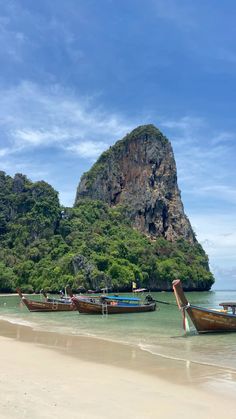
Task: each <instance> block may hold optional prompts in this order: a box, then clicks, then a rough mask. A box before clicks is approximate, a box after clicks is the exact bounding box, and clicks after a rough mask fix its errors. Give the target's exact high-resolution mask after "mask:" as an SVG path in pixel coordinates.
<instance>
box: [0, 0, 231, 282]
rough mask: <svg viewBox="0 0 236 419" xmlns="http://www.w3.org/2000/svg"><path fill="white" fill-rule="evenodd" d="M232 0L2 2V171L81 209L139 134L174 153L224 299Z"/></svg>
mask: <svg viewBox="0 0 236 419" xmlns="http://www.w3.org/2000/svg"><path fill="white" fill-rule="evenodd" d="M235 21H236V4H235V2H234V1H233V0H225V1H224V2H222V1H221V0H214V1H212V0H204V1H203V0H198V1H194V0H146V1H141V0H130V1H129V0H119V1H117V0H100V1H97V0H67V1H64V0H63V1H62V0H50V1H48V0H40V2H32V1H30V0H8V1H7V2H6V1H3V0H0V67H1V72H0V170H4V171H6V172H7V173H8V174H10V175H13V174H14V173H16V172H21V173H24V174H26V175H28V177H29V178H31V179H32V180H34V181H35V180H40V179H44V180H46V181H47V182H49V183H50V184H52V185H53V186H54V187H55V189H56V190H58V191H59V192H60V199H61V202H62V203H63V204H64V205H72V204H73V201H74V197H75V191H76V187H77V185H78V182H79V178H80V176H81V174H82V173H83V172H84V171H86V170H88V169H89V167H90V166H91V165H92V163H93V162H94V161H95V160H96V158H97V157H98V156H99V154H100V153H101V152H102V151H103V150H105V149H106V148H107V147H108V146H110V145H111V144H113V143H114V142H115V141H116V140H118V139H120V138H122V137H123V135H125V134H126V133H127V132H129V131H130V130H132V129H133V128H135V127H136V126H137V125H141V124H147V123H153V124H155V125H156V126H157V127H158V128H159V129H160V130H161V131H162V132H163V133H164V134H165V135H166V136H167V137H168V138H169V139H170V141H171V143H172V146H173V148H174V152H175V158H176V163H177V169H178V183H179V187H180V189H181V191H182V199H183V203H184V206H185V212H186V214H187V215H188V217H189V219H190V221H191V224H192V226H193V228H194V230H195V232H196V234H197V238H198V240H199V241H200V242H201V243H202V245H203V247H204V249H205V250H206V252H207V253H208V255H209V258H210V265H211V269H212V271H213V272H214V274H215V277H216V280H217V282H216V285H215V288H236V260H235V253H236V217H235V209H236V180H235V173H236V170H235V151H236V145H235V140H236V119H235V109H236V106H235V105H236V25H235Z"/></svg>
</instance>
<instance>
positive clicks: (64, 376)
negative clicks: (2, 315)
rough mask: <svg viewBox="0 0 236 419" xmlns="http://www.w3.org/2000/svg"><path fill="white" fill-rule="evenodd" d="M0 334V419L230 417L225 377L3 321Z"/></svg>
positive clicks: (232, 407)
mask: <svg viewBox="0 0 236 419" xmlns="http://www.w3.org/2000/svg"><path fill="white" fill-rule="evenodd" d="M0 334H1V335H2V337H0V345H1V352H0V355H1V356H0V366H1V369H0V418H1V419H2V418H4V419H7V418H17V419H21V418H22V419H23V418H27V419H29V418H30V419H38V418H57V419H60V418H67V417H68V418H71V419H74V418H79V419H94V418H103V419H104V418H114V419H116V418H117V419H118V418H122V419H123V418H129V417H130V418H134V419H145V418H147V419H149V418H150V419H151V418H163V419H164V418H165V419H169V418H182V419H185V418H188V419H189V418H191V419H195V418H197V419H203V418H204V419H211V418H214V419H218V418H222V417H225V416H226V415H227V417H230V418H234V417H236V400H234V389H235V377H234V374H233V373H231V372H226V371H224V370H221V369H217V368H213V367H207V366H205V367H203V366H199V365H186V364H185V363H183V362H176V361H175V362H174V361H171V360H165V359H161V358H158V357H153V356H152V355H150V354H147V353H145V352H143V351H141V350H138V349H137V348H132V347H129V346H125V345H120V344H114V343H107V342H104V341H100V340H97V339H89V338H79V337H73V336H63V335H59V334H56V333H49V332H39V331H32V330H31V329H30V328H28V327H23V326H16V325H12V324H9V323H7V322H0ZM229 374H231V375H232V377H231V379H229V376H228V375H229Z"/></svg>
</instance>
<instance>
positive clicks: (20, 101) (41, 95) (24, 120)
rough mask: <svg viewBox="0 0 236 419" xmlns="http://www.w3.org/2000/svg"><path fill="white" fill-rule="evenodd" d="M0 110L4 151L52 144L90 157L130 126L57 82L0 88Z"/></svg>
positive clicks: (28, 83)
mask: <svg viewBox="0 0 236 419" xmlns="http://www.w3.org/2000/svg"><path fill="white" fill-rule="evenodd" d="M0 114H1V117H0V129H1V132H2V136H3V137H4V138H6V144H5V147H4V148H3V149H2V150H3V151H2V153H3V152H4V153H5V154H7V152H9V153H13V152H15V153H17V152H19V151H22V150H24V149H28V148H34V147H48V146H54V147H58V148H62V149H63V150H67V151H68V152H76V153H77V154H78V155H80V156H81V157H84V158H92V159H93V158H95V157H97V156H98V155H99V154H100V153H101V151H103V150H104V149H105V148H106V147H107V146H108V144H109V143H111V142H113V141H114V139H118V138H120V137H121V136H122V135H124V134H125V133H126V132H127V131H129V130H130V129H131V127H130V125H129V124H128V123H127V122H126V121H125V120H124V119H122V117H120V116H118V115H114V114H110V113H108V112H106V111H104V110H102V109H101V108H100V107H99V106H97V105H96V104H95V103H93V99H92V98H83V97H78V96H75V95H74V94H73V93H72V92H68V91H65V90H64V89H62V88H61V87H60V86H58V85H56V86H54V85H53V86H47V87H46V88H45V87H40V86H38V85H36V84H33V83H30V82H27V81H25V82H23V83H21V84H20V85H19V86H17V87H15V88H11V89H6V90H2V91H0ZM111 136H112V137H111Z"/></svg>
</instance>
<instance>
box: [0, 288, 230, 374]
mask: <svg viewBox="0 0 236 419" xmlns="http://www.w3.org/2000/svg"><path fill="white" fill-rule="evenodd" d="M152 295H153V297H154V298H156V299H158V300H162V301H166V302H169V303H172V304H174V303H175V300H174V295H173V294H172V293H153V294H152ZM186 295H187V296H188V299H189V301H190V302H191V303H193V304H196V305H200V306H203V307H209V308H214V307H215V308H217V307H218V305H219V303H220V302H221V301H224V300H225V301H226V300H231V301H232V300H234V301H236V291H211V292H202V293H199V292H193V293H187V294H186ZM31 298H36V299H39V298H42V297H39V296H37V297H31ZM0 318H1V319H2V320H8V321H10V322H12V323H18V324H22V325H26V326H30V327H32V328H33V329H34V330H47V331H55V332H59V333H63V334H68V335H80V336H92V337H98V338H101V339H107V340H112V341H117V342H123V343H126V344H131V345H135V346H138V347H140V348H141V349H143V350H145V351H148V352H150V353H152V354H153V355H161V356H163V357H167V358H173V359H180V360H185V361H191V362H197V363H202V364H209V365H217V366H222V367H226V368H230V369H234V370H236V345H235V343H236V333H232V334H226V333H225V334H214V335H207V334H206V335H197V334H196V332H195V330H194V327H193V325H191V333H190V335H188V336H185V335H184V332H183V329H182V318H181V313H180V312H179V310H178V309H177V307H176V306H175V305H164V304H159V307H158V310H157V311H155V312H150V313H136V314H122V315H113V316H112V315H110V316H107V317H106V316H100V315H98V316H89V315H81V314H79V313H78V312H68V313H63V312H62V313H53V312H52V313H30V312H29V311H28V310H27V309H26V307H24V306H23V305H22V304H21V303H20V301H19V298H18V297H16V296H7V297H3V296H1V297H0Z"/></svg>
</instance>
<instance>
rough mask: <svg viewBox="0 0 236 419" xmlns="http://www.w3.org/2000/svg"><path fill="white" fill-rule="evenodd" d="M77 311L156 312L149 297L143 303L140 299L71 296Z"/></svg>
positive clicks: (97, 312)
mask: <svg viewBox="0 0 236 419" xmlns="http://www.w3.org/2000/svg"><path fill="white" fill-rule="evenodd" d="M71 300H72V301H73V303H74V304H75V305H76V307H77V310H78V311H79V312H80V313H84V314H121V313H144V312H148V311H154V310H156V302H155V301H154V300H153V299H152V298H151V297H150V296H149V298H147V299H146V300H145V301H144V302H142V301H141V300H140V298H133V297H118V296H104V295H102V296H101V297H99V298H93V297H91V298H90V297H88V298H83V299H80V298H78V297H75V296H72V297H71Z"/></svg>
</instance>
